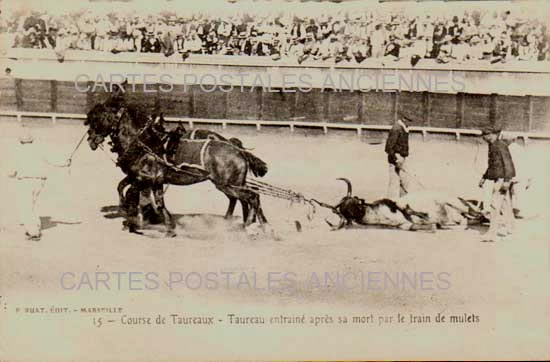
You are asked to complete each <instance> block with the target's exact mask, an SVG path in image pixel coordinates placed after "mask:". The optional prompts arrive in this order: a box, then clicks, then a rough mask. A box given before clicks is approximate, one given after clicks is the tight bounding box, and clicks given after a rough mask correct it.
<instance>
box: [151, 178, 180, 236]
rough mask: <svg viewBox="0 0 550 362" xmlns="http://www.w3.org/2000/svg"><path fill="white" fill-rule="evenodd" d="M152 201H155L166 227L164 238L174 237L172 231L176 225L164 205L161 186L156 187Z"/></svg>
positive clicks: (174, 233) (174, 234)
mask: <svg viewBox="0 0 550 362" xmlns="http://www.w3.org/2000/svg"><path fill="white" fill-rule="evenodd" d="M154 199H155V201H156V204H157V207H158V211H160V213H161V214H162V217H163V219H164V225H165V226H166V236H167V237H175V236H176V232H175V231H174V229H175V228H176V223H175V222H174V218H173V217H172V214H170V211H168V208H167V207H166V203H165V202H164V188H163V185H160V186H157V188H156V190H155V192H154Z"/></svg>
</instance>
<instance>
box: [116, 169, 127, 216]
mask: <svg viewBox="0 0 550 362" xmlns="http://www.w3.org/2000/svg"><path fill="white" fill-rule="evenodd" d="M128 185H130V177H128V176H126V177H124V178H123V179H122V180H120V182H119V183H118V186H117V191H118V205H119V207H120V208H122V209H124V203H125V202H126V200H125V197H124V189H125V188H126V186H128Z"/></svg>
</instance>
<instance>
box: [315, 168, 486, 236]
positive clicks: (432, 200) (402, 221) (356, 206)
mask: <svg viewBox="0 0 550 362" xmlns="http://www.w3.org/2000/svg"><path fill="white" fill-rule="evenodd" d="M338 180H342V181H344V182H346V184H347V186H348V190H347V194H346V196H345V197H344V198H343V199H342V200H341V201H340V202H339V203H338V204H337V205H336V206H332V205H328V204H325V203H322V202H319V201H316V200H315V202H317V203H318V204H319V205H321V206H324V207H327V208H329V209H331V210H332V211H333V212H334V213H335V214H336V215H338V216H339V217H340V221H339V223H338V225H333V224H332V223H330V222H329V221H328V220H326V222H327V223H328V224H329V225H330V226H331V227H332V230H339V229H342V228H343V227H345V226H349V225H351V224H353V223H356V224H359V225H379V226H387V227H392V228H399V229H401V230H409V231H417V230H429V231H434V230H435V229H436V228H454V227H461V228H465V227H466V225H467V224H468V223H481V222H483V221H484V217H483V215H482V214H481V212H480V210H479V209H478V208H477V207H476V206H475V204H474V202H471V201H466V200H464V199H462V198H459V197H451V196H442V194H441V193H437V192H433V193H432V192H426V191H421V192H418V193H416V194H415V193H409V194H407V196H405V197H403V198H401V199H397V200H390V199H381V200H377V201H375V202H372V203H368V202H366V201H365V200H364V199H361V198H359V197H356V196H353V195H352V185H351V182H350V181H349V180H348V179H346V178H339V179H338ZM415 199H416V200H415ZM419 200H421V201H422V203H423V204H424V205H426V204H427V205H429V206H428V207H424V208H418V207H415V206H414V203H415V201H419ZM411 202H412V203H413V205H412V206H411V204H410V203H411Z"/></svg>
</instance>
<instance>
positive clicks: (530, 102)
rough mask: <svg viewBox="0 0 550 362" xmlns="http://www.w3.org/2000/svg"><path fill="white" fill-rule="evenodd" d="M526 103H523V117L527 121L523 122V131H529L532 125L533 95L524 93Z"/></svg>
mask: <svg viewBox="0 0 550 362" xmlns="http://www.w3.org/2000/svg"><path fill="white" fill-rule="evenodd" d="M525 98H527V99H526V105H525V119H526V120H527V122H525V123H524V128H523V130H524V131H525V132H531V128H532V127H533V96H531V95H526V96H525Z"/></svg>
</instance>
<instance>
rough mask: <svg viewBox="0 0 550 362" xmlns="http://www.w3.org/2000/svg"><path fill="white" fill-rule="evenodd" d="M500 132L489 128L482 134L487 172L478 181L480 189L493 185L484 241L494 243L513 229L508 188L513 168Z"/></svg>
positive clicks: (514, 175)
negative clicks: (491, 183) (486, 157)
mask: <svg viewBox="0 0 550 362" xmlns="http://www.w3.org/2000/svg"><path fill="white" fill-rule="evenodd" d="M500 132H501V131H500V129H498V128H488V129H484V130H483V131H482V133H481V135H482V137H483V139H484V140H485V141H486V142H487V143H488V145H489V152H488V164H487V171H485V173H484V174H483V177H482V178H481V180H480V181H479V187H483V185H484V184H485V182H486V181H487V180H490V181H493V183H494V184H493V191H492V196H491V205H490V209H489V211H488V214H489V220H490V226H489V231H488V232H487V234H485V235H484V237H483V241H495V240H497V237H498V236H506V235H509V234H511V233H512V229H513V226H514V215H513V211H512V200H511V194H510V187H511V181H512V179H513V178H515V177H516V169H515V167H514V162H513V160H512V156H511V155H510V150H509V149H508V142H506V141H505V140H503V139H502V138H501V137H500ZM501 223H502V224H503V225H504V228H503V229H502V231H501V230H499V227H500V224H501Z"/></svg>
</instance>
